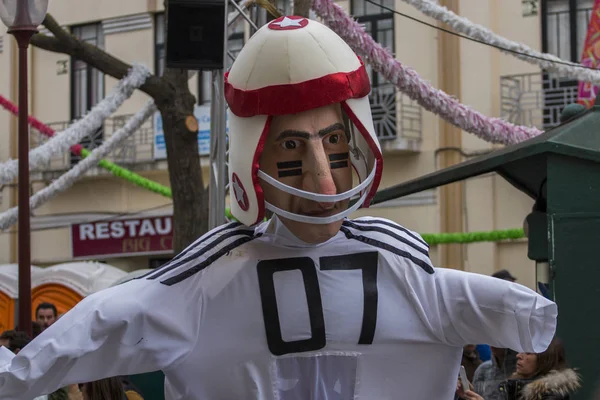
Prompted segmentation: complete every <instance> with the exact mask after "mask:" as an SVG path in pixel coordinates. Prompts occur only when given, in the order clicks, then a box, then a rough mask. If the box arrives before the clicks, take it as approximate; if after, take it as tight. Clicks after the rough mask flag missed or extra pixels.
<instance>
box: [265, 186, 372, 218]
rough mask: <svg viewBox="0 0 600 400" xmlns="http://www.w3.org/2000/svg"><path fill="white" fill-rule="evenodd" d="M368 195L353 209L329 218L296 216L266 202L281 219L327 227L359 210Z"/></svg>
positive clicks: (355, 204) (365, 194) (269, 208)
mask: <svg viewBox="0 0 600 400" xmlns="http://www.w3.org/2000/svg"><path fill="white" fill-rule="evenodd" d="M346 193H347V192H346ZM367 193H368V192H366V191H365V193H363V195H362V196H361V197H360V199H359V200H358V201H357V202H356V203H354V205H353V206H352V207H350V208H348V209H347V210H344V211H342V212H340V213H337V214H335V215H331V216H329V217H311V216H309V215H301V214H296V213H293V212H289V211H285V210H282V209H281V208H279V207H276V206H274V205H273V204H271V203H269V202H268V201H265V206H266V207H267V210H270V211H272V212H274V213H275V214H277V215H278V216H280V217H284V218H287V219H291V220H292V221H297V222H304V223H307V224H316V225H327V224H330V223H332V222H335V221H339V220H340V219H343V218H346V217H347V216H348V215H350V214H352V213H353V212H354V211H356V210H358V209H359V207H360V206H361V205H362V204H363V203H364V201H365V199H366V198H367Z"/></svg>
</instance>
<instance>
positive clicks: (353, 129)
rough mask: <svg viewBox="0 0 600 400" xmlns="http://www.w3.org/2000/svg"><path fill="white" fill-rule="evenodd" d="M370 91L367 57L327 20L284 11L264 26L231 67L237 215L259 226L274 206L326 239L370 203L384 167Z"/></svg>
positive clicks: (305, 232)
mask: <svg viewBox="0 0 600 400" xmlns="http://www.w3.org/2000/svg"><path fill="white" fill-rule="evenodd" d="M369 91H370V84H369V78H368V74H367V72H366V70H365V67H364V65H363V63H362V61H361V60H360V59H359V58H358V56H357V55H356V54H355V53H354V52H353V51H352V50H351V49H350V47H349V46H348V45H347V44H346V43H345V42H344V41H343V40H342V39H341V38H340V37H339V36H338V35H336V34H335V33H334V32H333V31H331V30H330V29H329V28H327V27H325V26H324V25H322V24H320V23H318V22H316V21H313V20H309V19H306V18H302V17H282V18H278V19H276V20H275V21H272V22H270V23H269V24H267V25H265V26H263V27H262V28H261V29H259V30H258V31H257V32H256V34H254V36H252V38H251V39H250V40H249V41H248V43H247V44H246V45H245V46H244V48H243V49H242V51H241V52H240V53H239V55H238V57H237V59H236V61H235V62H234V64H233V66H232V67H231V70H230V71H229V72H228V73H227V74H226V75H225V98H226V99H227V102H228V103H229V113H230V114H229V179H230V182H231V213H232V214H233V216H234V217H235V218H237V219H238V220H239V221H241V222H242V223H244V224H246V225H254V224H256V223H258V222H260V221H261V220H262V219H263V218H264V215H265V209H269V210H271V211H273V212H274V213H275V214H277V215H278V216H279V217H280V218H281V220H282V221H283V222H284V224H285V225H286V226H287V227H288V228H289V229H290V230H291V231H292V233H294V234H295V235H296V236H298V237H299V238H300V239H302V240H304V241H307V242H320V241H323V240H326V239H327V238H328V237H331V236H333V234H335V232H337V231H338V229H339V227H340V225H341V222H342V220H343V218H344V217H346V216H347V215H349V214H350V213H352V212H353V211H355V210H356V209H357V208H358V207H360V206H363V207H367V206H368V205H369V203H370V201H371V199H372V198H373V196H374V195H375V192H376V191H377V187H378V185H379V181H380V179H381V173H382V169H383V160H382V156H381V149H380V147H379V143H378V141H377V137H376V135H375V129H374V127H373V120H372V117H371V108H370V104H369V99H368V94H369ZM350 166H352V168H353V169H354V171H355V173H356V175H357V177H358V180H359V183H358V185H357V186H356V187H354V188H352V173H351V170H350ZM353 196H356V197H358V200H357V202H356V203H355V204H354V205H353V206H352V207H350V208H348V203H349V199H350V198H351V197H353Z"/></svg>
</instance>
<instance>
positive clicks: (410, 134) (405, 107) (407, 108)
mask: <svg viewBox="0 0 600 400" xmlns="http://www.w3.org/2000/svg"><path fill="white" fill-rule="evenodd" d="M369 100H370V103H371V113H372V115H373V124H374V125H375V133H376V134H377V137H378V138H379V140H380V141H385V140H394V139H396V138H398V137H407V138H413V139H420V138H421V133H422V131H421V126H422V119H423V113H422V108H421V106H419V105H418V104H417V103H416V102H414V101H412V100H411V99H410V98H409V97H408V96H406V95H403V94H402V93H400V92H398V90H397V89H396V87H395V86H393V85H391V84H388V85H383V86H379V87H375V88H373V89H372V90H371V94H370V96H369Z"/></svg>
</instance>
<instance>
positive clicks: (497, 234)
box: [81, 149, 525, 245]
mask: <svg viewBox="0 0 600 400" xmlns="http://www.w3.org/2000/svg"><path fill="white" fill-rule="evenodd" d="M89 155H90V151H89V150H87V149H82V150H81V156H82V157H84V158H85V157H87V156H89ZM98 165H99V166H100V167H102V168H104V169H106V170H107V171H109V172H110V173H111V174H113V175H114V176H116V177H118V178H122V179H125V180H127V181H129V182H131V183H133V184H134V185H137V186H139V187H141V188H144V189H146V190H149V191H151V192H154V193H158V194H160V195H162V196H165V197H168V198H173V194H172V192H171V189H170V188H169V187H167V186H164V185H161V184H160V183H157V182H154V181H151V180H150V179H147V178H144V177H143V176H140V175H138V174H136V173H135V172H131V171H129V170H127V169H125V168H123V167H119V166H118V165H117V164H114V163H112V162H110V161H108V160H100V162H99V163H98ZM225 216H226V217H227V219H229V220H235V218H234V217H233V215H232V214H231V210H230V209H229V208H227V209H225ZM422 236H423V240H425V241H426V242H427V243H428V244H429V245H437V244H449V243H476V242H498V241H501V240H514V239H521V238H524V237H525V233H524V232H523V229H507V230H501V231H490V232H464V233H463V232H460V233H424V234H423V235H422Z"/></svg>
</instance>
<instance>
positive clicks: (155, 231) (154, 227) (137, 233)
mask: <svg viewBox="0 0 600 400" xmlns="http://www.w3.org/2000/svg"><path fill="white" fill-rule="evenodd" d="M71 248H72V252H73V258H92V257H102V258H106V257H122V256H142V255H149V254H170V253H172V252H173V218H172V217H171V216H163V217H148V218H132V219H119V220H113V221H97V222H89V223H84V224H73V225H71Z"/></svg>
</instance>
